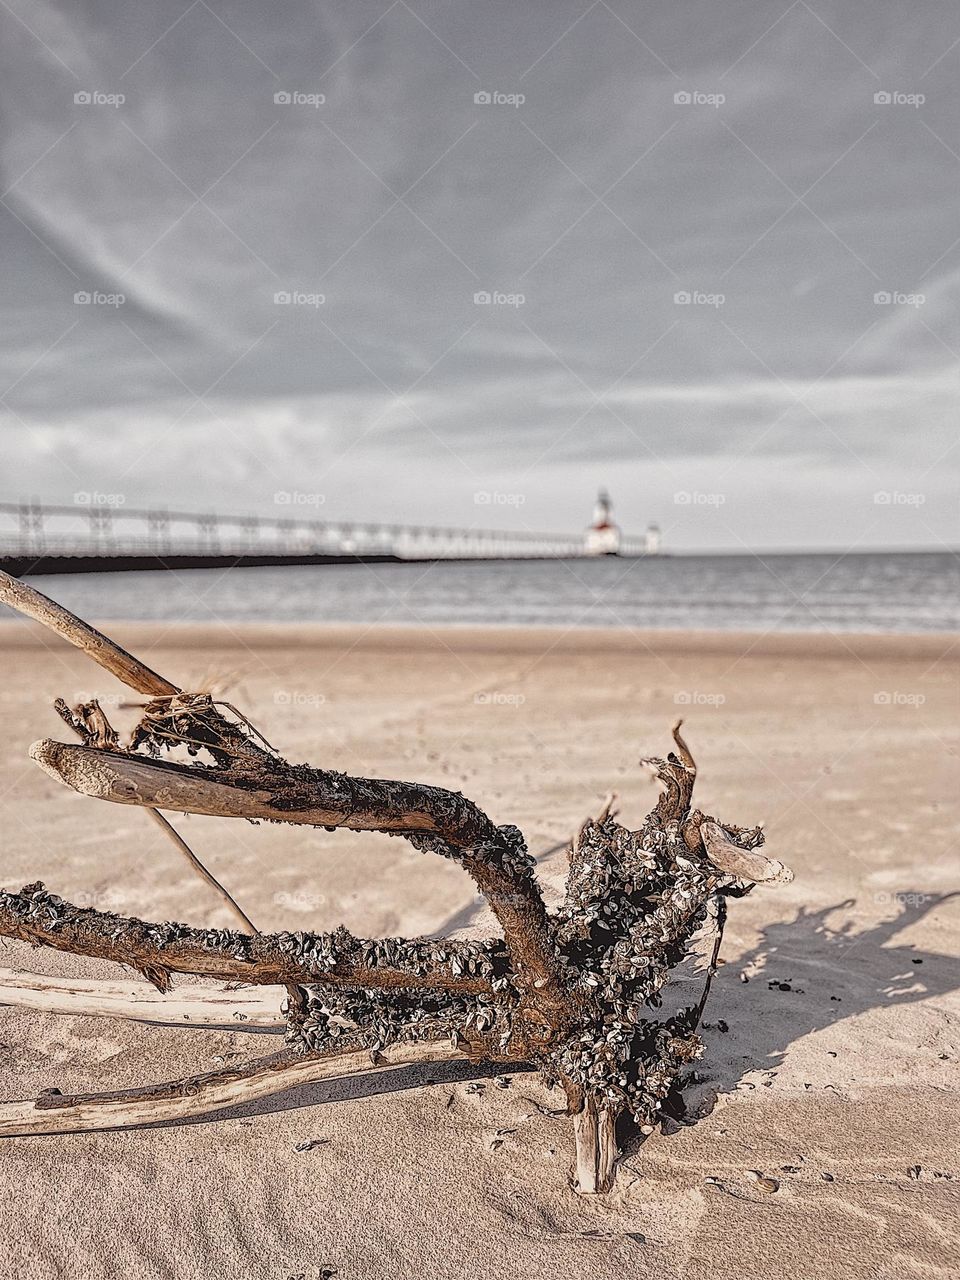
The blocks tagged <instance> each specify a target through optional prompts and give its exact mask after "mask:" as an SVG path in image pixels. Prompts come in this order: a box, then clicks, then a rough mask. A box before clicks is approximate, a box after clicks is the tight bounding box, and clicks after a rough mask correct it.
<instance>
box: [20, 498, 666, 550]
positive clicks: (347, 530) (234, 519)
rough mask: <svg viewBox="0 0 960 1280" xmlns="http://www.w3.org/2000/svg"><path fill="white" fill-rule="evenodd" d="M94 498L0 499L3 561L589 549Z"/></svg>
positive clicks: (517, 534)
mask: <svg viewBox="0 0 960 1280" xmlns="http://www.w3.org/2000/svg"><path fill="white" fill-rule="evenodd" d="M95 498H96V495H91V496H90V500H89V501H87V502H85V503H77V504H75V505H73V506H56V505H49V504H45V503H39V502H19V503H13V502H0V560H11V559H12V560H23V559H25V558H37V559H44V558H53V559H58V560H59V559H62V558H70V557H76V558H78V559H84V560H90V559H113V558H116V559H150V558H155V559H160V560H162V559H164V558H169V557H177V558H188V559H191V560H203V559H207V558H209V559H211V560H214V559H215V560H219V561H222V559H223V558H224V557H236V558H238V559H241V560H242V559H247V558H256V559H269V560H270V561H271V562H274V561H279V562H282V561H283V560H284V559H290V560H291V561H298V560H299V561H302V560H303V559H304V558H305V557H316V558H318V559H321V558H324V557H331V558H340V557H345V556H346V557H357V558H367V557H376V558H392V559H398V560H411V561H423V560H445V559H449V560H463V559H479V560H484V559H486V560H501V559H551V558H552V559H559V558H572V557H580V556H585V555H586V554H587V553H586V550H585V546H584V539H583V536H582V535H570V534H559V533H537V532H534V531H531V530H519V531H517V530H502V529H501V530H496V529H476V528H454V527H449V526H435V525H430V526H428V525H404V524H395V523H388V522H380V523H371V522H367V521H354V520H316V519H312V518H309V517H305V518H299V517H296V516H277V517H273V516H235V515H221V514H215V513H212V512H192V511H169V510H166V509H163V508H159V507H157V508H149V509H147V508H144V509H137V508H130V507H127V506H126V505H125V504H118V503H116V502H114V503H109V502H106V501H104V502H99V501H96V500H95ZM622 551H623V553H624V554H627V555H638V554H642V553H643V540H642V539H640V538H636V539H625V540H624V545H623V547H622Z"/></svg>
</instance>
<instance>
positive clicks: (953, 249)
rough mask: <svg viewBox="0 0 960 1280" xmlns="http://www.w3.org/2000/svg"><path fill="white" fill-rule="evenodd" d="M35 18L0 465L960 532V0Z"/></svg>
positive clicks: (338, 492)
mask: <svg viewBox="0 0 960 1280" xmlns="http://www.w3.org/2000/svg"><path fill="white" fill-rule="evenodd" d="M0 24H2V28H3V32H2V36H3V40H2V48H3V53H2V62H0V71H2V75H0V96H2V107H3V113H2V120H3V126H2V128H3V131H2V135H0V164H2V184H0V185H2V188H3V190H4V195H3V197H2V203H0V235H2V252H3V261H4V266H5V270H4V285H3V291H2V298H0V307H2V313H0V324H2V337H3V340H2V343H0V387H2V388H3V389H4V391H3V395H2V397H0V415H2V425H0V430H2V449H3V457H4V467H3V478H2V483H0V499H5V500H16V499H18V498H20V497H22V496H28V495H31V494H34V495H39V496H40V497H42V498H43V499H44V500H46V501H50V502H55V501H56V502H71V501H72V500H73V496H74V495H75V494H78V493H80V494H83V493H94V494H101V495H107V496H110V495H119V499H120V500H122V501H125V502H126V503H127V504H128V505H130V506H133V505H143V504H155V503H164V504H167V505H169V506H171V507H185V508H195V507H197V506H198V505H202V506H204V507H208V508H210V509H215V510H221V511H232V512H247V511H249V512H258V513H261V514H267V515H269V514H275V513H277V511H278V508H279V506H282V505H284V501H283V498H282V496H281V499H280V501H279V503H278V500H277V495H287V496H288V501H287V502H286V505H287V506H295V505H298V504H299V505H300V506H301V507H303V508H306V507H309V506H311V505H312V506H314V507H315V508H316V510H315V511H313V512H312V514H318V515H321V516H322V515H324V514H326V515H329V516H332V517H337V516H352V517H355V518H358V519H379V518H387V519H392V520H407V521H410V522H417V523H432V522H436V523H452V524H458V525H463V526H471V525H476V524H479V525H482V526H503V527H514V528H522V527H528V528H534V529H550V530H573V529H578V528H580V527H582V526H583V525H584V524H585V523H586V521H587V519H588V518H589V514H590V508H591V505H592V502H593V498H594V495H595V491H596V489H597V488H598V487H599V486H600V485H605V486H607V487H608V488H609V489H610V491H611V493H612V495H613V499H614V503H615V513H616V515H617V517H618V519H619V520H620V522H621V523H622V524H623V525H624V526H625V527H626V528H627V529H628V530H631V531H634V530H635V531H639V530H641V529H642V528H643V527H644V526H645V525H646V523H647V522H648V521H651V520H656V521H658V522H659V523H660V524H661V526H662V527H663V529H664V532H665V537H666V542H667V545H668V546H672V547H674V548H692V547H714V548H718V547H729V548H732V549H737V548H741V547H743V546H746V545H749V546H751V547H758V548H771V547H777V546H811V547H815V546H833V547H848V546H850V545H860V546H863V547H870V546H893V545H916V546H920V545H925V546H930V547H933V548H937V547H941V548H942V547H943V546H944V545H945V544H951V545H953V544H955V543H956V542H957V541H958V535H957V529H956V491H957V473H958V463H960V449H958V448H957V447H956V441H957V359H958V357H957V351H958V344H960V333H958V322H957V300H958V295H960V239H958V236H960V134H958V130H957V121H958V118H960V112H958V106H960V93H958V89H957V83H958V64H960V9H958V7H957V5H956V3H955V0H944V2H943V3H937V2H926V3H925V2H924V0H919V2H913V3H910V4H907V3H900V2H897V3H890V2H889V0H843V2H842V3H828V2H827V0H818V2H817V3H815V4H808V3H806V2H805V0H796V2H795V3H792V4H790V3H787V0H782V3H778V4H774V3H770V2H769V0H764V2H760V0H702V3H693V2H691V3H683V2H682V0H680V2H678V0H664V2H663V3H638V2H637V0H632V2H628V0H611V3H609V4H607V3H605V2H604V0H597V2H596V3H588V0H527V2H526V3H523V4H517V3H516V2H515V0H504V2H502V3H501V2H499V0H493V2H487V3H482V4H479V3H476V0H474V2H473V3H470V2H469V0H455V2H448V3H439V2H437V0H429V2H428V0H410V2H409V3H407V2H406V0H395V2H394V3H390V2H389V0H377V2H376V3H373V2H372V0H370V2H368V0H350V2H349V3H347V2H346V0H343V2H338V3H332V4H321V3H300V2H299V0H284V3H283V4H278V5H264V4H263V3H262V2H256V3H255V2H254V0H209V3H208V2H207V0H196V2H195V3H190V2H189V0H177V2H174V0H162V2H160V3H154V4H150V5H130V4H126V3H121V0H72V2H71V3H70V4H52V3H46V2H45V0H8V3H5V4H4V5H3V7H2V9H0ZM878 94H879V95H881V96H882V95H889V96H890V97H891V98H892V99H893V100H892V101H882V100H881V101H875V95H878ZM277 95H280V99H279V100H276V99H277ZM283 95H289V98H290V99H291V100H290V101H284V100H283ZM321 95H322V97H323V99H324V100H323V101H322V102H321V101H320V96H321ZM477 95H481V100H475V99H476V97H477ZM482 95H489V97H490V98H491V99H492V100H491V101H483V100H482ZM685 98H687V99H690V100H685ZM86 99H89V100H86ZM121 99H122V100H121ZM278 294H280V295H284V294H286V295H290V296H291V297H292V298H293V299H294V300H293V301H291V302H287V303H284V302H277V301H276V300H275V297H276V295H278ZM483 294H490V295H494V300H493V301H492V302H489V303H482V302H477V301H475V295H483ZM75 295H80V296H84V295H91V296H92V299H93V300H92V301H90V302H76V301H75ZM497 295H499V298H498V297H497ZM678 295H679V296H681V297H683V296H689V297H690V299H691V300H690V301H688V302H683V301H677V296H678ZM877 295H880V296H881V297H883V296H888V297H891V298H892V300H891V301H888V302H887V301H877V300H876V296H877ZM321 298H322V301H321V300H320V299H321ZM121 299H122V300H121ZM878 494H879V495H880V499H879V500H877V495H878ZM290 495H292V497H291V496H290ZM717 495H719V497H718V496H717ZM884 495H886V497H884Z"/></svg>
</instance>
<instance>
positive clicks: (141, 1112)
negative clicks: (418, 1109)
mask: <svg viewBox="0 0 960 1280" xmlns="http://www.w3.org/2000/svg"><path fill="white" fill-rule="evenodd" d="M463 1056H464V1055H463V1054H462V1053H461V1052H460V1051H459V1050H457V1049H454V1048H453V1047H452V1046H451V1044H450V1042H449V1041H448V1040H444V1041H441V1042H436V1043H434V1042H429V1041H426V1042H424V1041H418V1042H414V1043H410V1044H395V1045H389V1046H388V1047H387V1048H385V1049H383V1050H381V1051H379V1052H378V1053H377V1054H376V1055H375V1060H374V1056H372V1055H371V1054H370V1052H369V1051H368V1050H366V1049H361V1050H353V1051H350V1052H348V1053H337V1054H327V1055H324V1054H301V1053H294V1052H292V1051H288V1052H285V1053H276V1054H271V1055H270V1056H269V1057H266V1058H259V1059H255V1060H254V1061H252V1062H249V1063H246V1064H245V1065H244V1066H242V1067H236V1068H227V1069H225V1070H223V1071H212V1072H207V1073H204V1074H202V1075H196V1076H190V1077H188V1078H187V1079H184V1080H174V1081H171V1082H170V1083H168V1084H160V1085H149V1086H147V1087H146V1088H143V1089H128V1090H121V1091H118V1092H115V1093H100V1094H97V1093H92V1094H73V1095H70V1096H63V1095H61V1094H59V1093H58V1092H56V1091H52V1092H48V1093H44V1094H41V1096H40V1098H38V1099H37V1100H36V1101H35V1102H3V1103H0V1137H5V1138H9V1137H19V1136H25V1135H28V1134H41V1133H81V1132H89V1131H91V1130H96V1129H129V1128H132V1127H136V1126H139V1125H147V1124H158V1123H162V1122H169V1121H172V1120H185V1119H188V1118H189V1117H191V1116H202V1115H207V1114H208V1113H209V1112H212V1111H218V1110H221V1109H222V1108H223V1107H230V1106H236V1105H238V1104H240V1103H247V1102H253V1101H255V1100H256V1099H257V1098H268V1097H270V1096H272V1095H273V1094H277V1093H282V1092H283V1091H284V1090H286V1089H292V1088H294V1087H295V1086H296V1085H304V1084H315V1083H316V1082H317V1081H318V1080H332V1079H339V1078H341V1077H344V1076H355V1075H364V1074H369V1073H371V1072H374V1071H389V1070H396V1069H397V1068H398V1067H406V1066H410V1065H411V1064H415V1063H423V1062H450V1061H456V1060H458V1059H462V1058H463Z"/></svg>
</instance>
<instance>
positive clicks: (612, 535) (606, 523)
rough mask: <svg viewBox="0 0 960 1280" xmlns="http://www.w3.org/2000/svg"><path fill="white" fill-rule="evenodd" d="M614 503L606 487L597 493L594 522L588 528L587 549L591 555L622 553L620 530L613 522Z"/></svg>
mask: <svg viewBox="0 0 960 1280" xmlns="http://www.w3.org/2000/svg"><path fill="white" fill-rule="evenodd" d="M611 511H612V504H611V502H610V495H609V494H608V493H607V491H606V489H601V490H600V492H599V494H598V495H597V504H596V506H595V507H594V509H593V524H591V526H590V528H589V529H588V530H587V537H586V546H585V550H586V552H587V555H590V556H615V555H619V553H620V530H619V529H618V527H617V526H616V525H615V524H614V523H613V516H612V514H611Z"/></svg>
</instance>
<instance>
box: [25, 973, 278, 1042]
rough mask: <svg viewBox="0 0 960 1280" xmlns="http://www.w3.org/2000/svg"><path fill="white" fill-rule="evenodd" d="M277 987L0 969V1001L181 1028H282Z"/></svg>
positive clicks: (57, 1011) (31, 1007) (60, 1011)
mask: <svg viewBox="0 0 960 1280" xmlns="http://www.w3.org/2000/svg"><path fill="white" fill-rule="evenodd" d="M282 996H283V988H282V987H256V988H253V989H250V990H244V989H238V988H236V987H222V988H219V989H218V988H215V987H209V986H202V985H201V984H199V983H195V984H194V983H191V984H184V983H178V984H177V986H176V988H175V989H174V990H173V991H172V992H171V993H170V994H169V995H164V994H163V993H162V992H159V991H157V989H156V987H154V986H153V985H152V984H150V983H141V982H133V981H130V982H111V981H105V980H102V979H96V978H51V977H49V976H48V975H47V974H43V973H21V972H20V971H19V970H16V969H0V1005H12V1006H15V1007H16V1008H18V1009H35V1010H37V1012H39V1013H66V1014H72V1015H74V1016H77V1015H86V1016H92V1017H101V1018H130V1019H132V1020H134V1021H137V1022H158V1023H167V1024H171V1023H175V1024H179V1025H183V1026H187V1027H233V1028H235V1029H236V1030H240V1031H242V1030H244V1029H249V1030H251V1031H259V1030H262V1029H264V1028H270V1029H276V1030H280V1031H282V1030H283V1028H284V1027H285V1026H286V1019H285V1018H284V1017H283V1016H282V1015H281V1014H280V1012H279V1008H280V1001H281V999H282Z"/></svg>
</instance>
